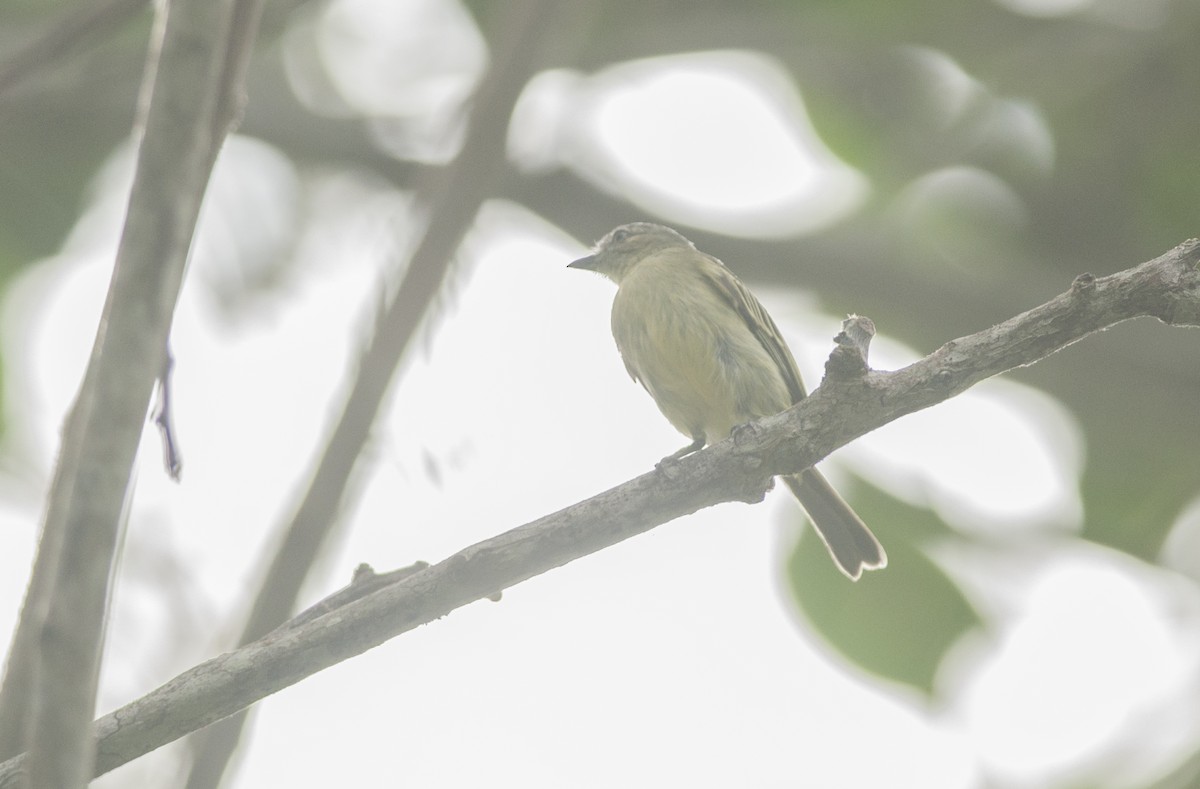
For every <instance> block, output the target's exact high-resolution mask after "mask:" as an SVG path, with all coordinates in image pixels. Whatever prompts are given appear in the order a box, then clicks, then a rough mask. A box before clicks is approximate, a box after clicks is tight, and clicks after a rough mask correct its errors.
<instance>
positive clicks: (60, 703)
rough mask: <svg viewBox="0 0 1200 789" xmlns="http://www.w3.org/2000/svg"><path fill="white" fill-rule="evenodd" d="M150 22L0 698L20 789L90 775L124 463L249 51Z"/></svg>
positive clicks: (201, 6)
mask: <svg viewBox="0 0 1200 789" xmlns="http://www.w3.org/2000/svg"><path fill="white" fill-rule="evenodd" d="M257 1H258V0H243V3H250V2H257ZM106 7H111V8H114V9H116V8H119V7H120V6H119V5H111V6H106ZM162 13H163V14H165V18H164V17H160V20H159V26H158V28H157V35H156V36H155V38H154V40H153V41H152V42H151V51H150V56H149V58H148V60H147V64H146V68H145V76H144V79H143V85H144V90H145V92H146V93H147V95H148V99H149V101H148V103H147V104H146V106H145V109H144V117H143V118H140V119H139V125H142V126H143V127H144V130H143V134H142V140H141V144H140V147H139V150H138V159H137V167H136V170H135V173H134V181H133V187H132V190H131V192H130V197H129V209H128V212H127V215H126V219H125V226H124V228H123V232H122V236H121V241H120V246H119V248H118V250H117V256H116V262H115V265H114V270H113V277H112V282H111V284H110V287H109V292H108V299H107V301H106V303H105V306H104V313H103V315H102V317H101V320H100V325H99V327H98V329H97V334H96V340H95V344H94V347H93V350H92V356H91V359H90V361H89V364H88V369H87V373H86V376H85V378H84V381H83V385H82V387H81V389H80V392H79V395H78V397H77V399H76V401H75V404H74V406H73V407H72V409H71V413H70V416H69V417H68V420H67V425H66V428H65V430H64V436H63V447H62V452H61V455H60V457H59V461H58V466H57V468H56V471H55V478H54V483H53V486H52V490H51V493H50V496H49V500H48V503H47V509H46V515H45V519H44V526H43V529H42V535H41V539H40V541H39V544H38V555H37V559H36V561H35V565H34V573H33V578H32V580H31V582H30V587H29V591H28V593H27V598H26V602H25V606H24V608H23V609H22V612H21V620H20V622H19V625H18V628H17V631H16V634H15V636H14V638H13V645H12V647H11V652H10V659H9V664H8V667H7V671H6V674H5V681H4V686H3V689H2V692H0V721H3V722H4V725H3V727H2V728H0V736H3V737H4V739H5V742H4V743H3V744H0V748H9V747H12V746H13V745H16V746H17V747H15V748H13V750H14V751H17V750H20V748H21V747H22V745H23V746H26V747H28V748H29V751H28V753H29V754H30V765H29V779H30V783H32V784H35V785H37V786H39V787H43V786H44V787H76V786H79V787H82V786H83V785H84V783H86V781H87V779H88V777H89V776H90V775H91V773H92V770H93V767H92V763H93V762H92V756H93V747H94V742H93V739H92V737H91V731H90V729H89V726H90V721H91V719H92V718H93V716H94V714H95V697H96V683H97V677H98V673H99V671H98V669H99V662H100V654H101V647H102V644H103V632H104V622H105V618H106V614H107V605H108V596H109V594H108V593H109V582H110V576H111V570H112V567H113V564H114V561H115V557H116V556H117V554H118V551H119V542H120V541H119V536H120V531H121V528H122V524H123V521H124V515H123V513H124V509H125V503H126V500H127V494H128V489H129V480H130V474H131V470H132V467H133V460H134V457H135V454H136V452H137V446H138V442H139V440H140V437H141V434H142V431H143V429H144V428H145V424H146V410H147V405H148V401H149V399H150V393H151V389H152V387H153V384H154V380H155V379H156V378H157V377H158V375H159V374H160V372H161V370H162V367H163V361H164V355H165V351H166V342H167V335H168V333H169V331H170V327H171V320H172V316H173V314H174V310H175V304H176V301H177V300H178V295H179V289H180V287H181V285H182V282H183V273H184V267H185V263H186V260H187V254H188V249H189V247H190V245H191V239H192V234H193V230H194V228H195V223H196V219H197V216H198V214H199V209H200V201H201V198H202V196H203V194H204V188H205V185H206V184H207V182H208V176H209V173H210V171H211V169H212V164H213V161H214V160H215V159H216V156H217V151H218V150H219V149H220V147H221V143H222V141H223V140H224V136H225V131H226V129H227V128H228V126H229V123H228V117H227V116H228V115H229V112H230V107H231V106H232V102H230V101H229V100H228V96H229V95H231V94H234V93H236V92H237V91H239V90H240V88H239V87H238V86H236V85H228V84H226V80H229V79H240V75H241V66H242V65H243V64H244V62H245V61H244V57H245V55H244V54H242V55H240V59H238V58H237V57H235V55H237V53H235V52H234V51H233V50H232V49H231V48H230V46H229V43H228V42H230V41H232V42H235V43H236V44H237V45H239V46H242V47H246V48H248V47H249V43H250V42H249V40H248V38H247V37H249V38H252V36H253V31H252V29H251V30H249V31H247V30H246V28H245V27H243V28H242V29H240V30H238V31H232V30H231V19H232V17H233V15H232V13H231V3H230V2H217V3H214V2H208V1H207V0H175V2H172V3H170V5H169V7H167V8H165V9H164V10H163V12H162ZM240 19H241V20H242V21H243V22H245V21H249V20H247V19H246V18H244V17H243V18H240ZM231 62H232V63H233V66H232V67H230V63H231Z"/></svg>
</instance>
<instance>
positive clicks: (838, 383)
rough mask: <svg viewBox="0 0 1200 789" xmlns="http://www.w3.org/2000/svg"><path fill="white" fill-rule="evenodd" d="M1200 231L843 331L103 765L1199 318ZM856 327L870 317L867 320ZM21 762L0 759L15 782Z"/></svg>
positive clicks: (182, 712)
mask: <svg viewBox="0 0 1200 789" xmlns="http://www.w3.org/2000/svg"><path fill="white" fill-rule="evenodd" d="M1198 262H1200V241H1197V240H1192V241H1188V242H1186V243H1185V244H1182V245H1180V246H1179V247H1177V248H1175V249H1173V250H1171V251H1170V252H1168V253H1166V254H1164V255H1162V256H1160V257H1158V258H1156V259H1154V260H1151V261H1149V262H1147V263H1143V264H1142V265H1140V266H1137V267H1135V268H1132V269H1129V270H1127V271H1123V272H1120V273H1117V274H1113V275H1111V276H1108V277H1104V278H1100V279H1097V278H1095V277H1092V276H1091V275H1082V276H1080V277H1078V278H1077V279H1076V280H1075V282H1074V283H1073V285H1072V286H1071V289H1070V290H1069V291H1067V292H1066V293H1063V294H1062V295H1060V296H1057V297H1055V298H1054V299H1052V300H1051V301H1049V302H1047V303H1046V304H1043V305H1042V306H1040V307H1037V308H1035V309H1032V310H1030V311H1028V312H1025V313H1022V314H1021V315H1018V316H1016V317H1015V318H1012V319H1010V320H1008V321H1005V322H1004V323H1001V324H999V325H997V326H993V327H992V328H990V329H987V330H984V331H981V332H978V333H977V334H972V335H970V336H967V337H962V338H960V339H958V340H954V341H952V342H949V343H947V344H946V345H944V346H942V347H941V348H939V349H938V350H937V351H935V352H934V353H933V354H931V355H930V356H928V357H926V358H925V359H922V360H921V361H919V362H916V363H915V364H912V365H910V366H908V367H905V368H903V369H901V370H897V371H895V372H873V371H869V370H868V369H867V366H866V360H865V358H863V356H862V353H863V351H864V349H865V344H864V343H862V342H855V341H852V339H850V338H847V339H846V340H845V341H844V342H843V341H839V347H838V348H837V350H835V352H834V356H833V358H832V359H831V362H830V364H829V365H828V366H827V374H826V379H825V381H824V382H822V385H821V386H820V387H819V388H818V389H817V390H816V391H814V392H813V393H812V394H811V395H810V396H809V397H808V398H806V399H804V400H802V401H801V402H800V403H799V404H797V405H796V406H794V407H792V408H791V409H789V410H788V411H785V412H783V413H782V414H778V415H776V416H773V417H770V418H768V419H764V420H762V421H760V422H758V423H755V424H754V425H753V426H752V427H751V428H750V429H746V430H740V431H737V432H736V433H735V436H734V437H733V438H731V439H729V440H727V441H724V442H722V443H720V444H717V445H716V446H714V447H711V448H710V449H707V450H704V451H703V452H699V453H697V454H695V455H692V456H690V457H687V458H684V459H683V460H681V461H679V462H678V463H677V464H675V465H673V466H672V473H671V474H669V475H667V474H663V473H660V472H658V471H654V472H650V473H648V474H644V475H642V476H640V477H638V478H636V479H634V480H631V481H629V482H627V483H625V484H623V485H620V486H618V487H616V488H613V489H611V490H609V491H606V492H605V493H601V494H600V495H598V496H595V497H594V498H591V499H588V500H587V501H584V502H581V503H579V504H576V505H573V506H571V507H568V508H566V509H564V510H561V511H559V512H556V513H554V514H551V515H547V516H545V517H543V518H540V519H538V520H536V521H533V522H531V523H528V524H526V525H524V526H520V527H517V528H515V529H512V530H511V531H508V532H505V533H503V534H501V535H499V536H497V537H493V538H491V539H489V540H485V541H483V542H480V543H477V544H475V545H472V546H470V547H468V548H465V549H464V550H462V551H460V552H458V553H457V554H455V555H453V556H451V557H450V558H448V559H446V560H444V561H442V562H439V563H438V564H435V565H433V566H431V567H428V568H426V569H422V570H418V571H417V572H415V573H413V574H411V575H407V576H405V577H404V578H403V579H402V580H400V581H399V582H397V583H395V584H393V585H390V586H387V587H385V588H383V589H381V590H379V591H376V592H374V593H372V594H369V595H367V596H366V597H363V598H361V599H357V600H354V601H352V602H350V603H348V604H347V605H344V606H342V607H339V608H334V609H333V610H331V611H329V612H328V613H326V614H324V615H323V616H320V617H318V618H317V619H314V620H311V621H305V622H303V623H301V624H299V625H298V626H296V627H287V628H282V629H280V630H276V631H274V632H272V633H271V634H269V635H267V636H266V637H264V638H262V639H260V640H258V641H256V642H254V643H253V644H250V645H248V646H246V647H244V648H242V649H239V650H237V651H235V652H232V653H228V654H225V655H221V656H219V657H216V658H213V659H212V660H209V661H207V662H205V663H202V664H200V665H198V666H196V667H194V668H192V669H190V670H188V671H186V672H184V673H183V674H180V675H179V676H178V677H176V678H175V679H173V680H171V681H170V682H168V683H167V684H165V685H163V686H162V687H160V688H158V689H157V690H155V691H153V692H151V693H149V694H147V695H146V696H144V697H142V698H141V699H138V700H136V701H134V702H132V703H130V704H128V705H126V706H125V707H123V708H121V709H119V710H117V711H115V712H113V713H111V714H109V715H107V716H105V717H103V718H101V719H100V720H99V721H97V723H96V733H97V737H98V740H99V746H98V749H99V755H98V759H97V761H98V764H97V770H98V772H105V771H107V770H111V769H112V768H114V767H117V766H119V765H121V764H124V763H126V762H128V761H130V760H132V759H134V758H137V757H138V756H140V755H142V754H144V753H147V752H148V751H150V750H153V749H155V748H158V747H160V746H162V745H164V744H166V743H168V742H171V741H173V740H175V739H177V738H179V737H181V736H183V735H184V734H186V733H188V732H190V731H195V730H196V729H197V728H200V727H202V726H206V725H208V724H210V723H212V722H214V721H217V720H220V719H221V718H223V717H225V716H227V715H231V714H234V713H235V712H237V711H239V710H242V709H245V708H246V707H248V706H249V705H251V704H253V703H254V702H256V701H258V700H260V699H262V698H264V697H266V696H268V695H270V694H272V693H275V692H276V691H278V690H281V689H283V688H285V687H288V686H289V685H292V684H294V683H296V682H298V681H299V680H301V679H303V678H304V677H306V676H309V675H311V674H313V673H316V672H317V671H320V670H321V669H323V668H327V667H329V666H331V665H334V664H335V663H338V662H340V661H342V660H345V659H347V658H350V657H353V656H354V655H357V654H360V653H362V652H364V651H366V650H368V649H370V648H372V647H374V646H378V645H379V644H382V643H383V642H385V641H387V640H388V639H391V638H393V637H395V636H397V635H399V634H401V633H404V632H406V631H408V630H412V629H413V628H416V627H418V626H419V625H422V624H426V623H428V622H432V621H433V620H435V619H437V618H439V617H442V616H445V615H446V614H448V613H450V612H451V611H453V610H455V609H456V608H459V607H461V606H464V605H466V604H468V603H470V602H473V601H475V600H479V599H481V598H484V597H488V596H490V595H493V594H494V593H496V592H498V591H500V590H502V589H504V588H507V587H510V586H513V585H515V584H518V583H520V582H521V581H524V580H526V579H528V578H532V577H533V576H536V575H539V574H541V573H544V572H546V571H548V570H551V569H553V568H555V567H559V566H561V565H564V564H566V563H568V562H570V561H573V560H574V559H578V558H580V557H582V556H586V555H587V554H589V553H593V552H596V551H599V550H601V549H602V548H605V547H608V546H610V545H613V544H615V543H617V542H620V541H622V540H624V539H627V538H629V537H632V536H634V535H636V534H640V533H642V532H645V531H648V530H649V529H652V528H654V527H655V526H658V525H660V524H662V523H666V522H667V521H670V520H672V519H674V518H677V517H680V516H681V515H686V514H688V513H691V512H694V511H696V510H698V509H701V508H703V507H707V506H710V505H713V504H717V503H720V502H724V501H756V500H758V499H760V498H761V497H762V495H763V492H764V491H765V489H766V487H767V485H768V484H769V481H770V477H771V476H773V475H776V474H780V473H791V472H796V471H799V470H800V469H803V468H807V467H808V466H811V465H813V464H815V463H817V462H818V461H820V460H821V459H822V458H823V457H825V456H826V455H828V454H829V453H830V452H832V451H834V450H836V449H837V448H838V447H840V446H843V445H844V444H846V443H848V442H850V441H852V440H854V439H855V438H857V437H859V436H862V435H863V434H865V433H867V432H869V431H871V430H873V429H875V428H877V427H880V426H882V425H884V424H887V423H888V422H890V421H893V420H895V419H897V418H899V417H900V416H903V415H905V414H909V413H912V412H914V411H918V410H921V409H923V408H927V407H929V406H931V405H934V404H936V403H939V402H942V401H943V400H946V399H948V398H950V397H952V396H954V395H956V394H959V393H961V392H963V391H964V390H966V389H968V388H969V387H971V386H972V385H974V384H976V383H978V382H980V381H982V380H984V379H985V378H988V377H991V376H993V375H995V374H997V373H1000V372H1003V371H1005V370H1010V369H1013V368H1015V367H1020V366H1023V365H1028V364H1032V363H1034V362H1036V361H1038V360H1040V359H1042V358H1044V357H1046V356H1048V355H1050V354H1051V353H1053V352H1055V351H1057V350H1059V349H1061V348H1064V347H1066V346H1067V345H1070V344H1071V343H1073V342H1076V341H1078V340H1080V339H1082V338H1084V337H1086V336H1087V335H1089V334H1091V333H1093V332H1096V331H1099V330H1100V329H1103V328H1106V327H1108V326H1111V325H1113V324H1116V323H1119V322H1121V321H1124V320H1128V319H1130V318H1135V317H1140V316H1150V317H1155V318H1158V319H1159V320H1161V321H1163V322H1164V323H1167V324H1170V325H1175V326H1191V327H1200V271H1198V270H1197V263H1198ZM851 328H868V327H866V326H865V324H864V322H863V321H862V320H861V319H859V320H857V321H854V322H853V325H852V327H851ZM23 759H24V757H23V756H22V757H17V758H15V759H11V760H9V761H8V762H5V763H3V764H0V789H7V788H8V787H11V786H14V785H15V780H16V778H17V776H19V775H20V774H21V770H22V765H23Z"/></svg>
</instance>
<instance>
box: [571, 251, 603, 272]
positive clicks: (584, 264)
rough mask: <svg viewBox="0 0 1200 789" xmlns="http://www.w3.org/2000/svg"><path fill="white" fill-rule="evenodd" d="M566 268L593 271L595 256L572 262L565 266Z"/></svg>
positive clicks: (594, 268)
mask: <svg viewBox="0 0 1200 789" xmlns="http://www.w3.org/2000/svg"><path fill="white" fill-rule="evenodd" d="M567 268H581V269H583V270H584V271H595V270H596V256H595V255H588V256H586V257H581V258H580V259H579V260H572V261H571V262H570V263H568V264H567Z"/></svg>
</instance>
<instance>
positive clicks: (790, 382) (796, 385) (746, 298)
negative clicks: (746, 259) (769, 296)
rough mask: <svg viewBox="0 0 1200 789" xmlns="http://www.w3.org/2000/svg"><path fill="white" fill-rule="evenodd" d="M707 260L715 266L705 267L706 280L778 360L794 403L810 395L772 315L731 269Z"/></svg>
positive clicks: (710, 258)
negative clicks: (805, 389)
mask: <svg viewBox="0 0 1200 789" xmlns="http://www.w3.org/2000/svg"><path fill="white" fill-rule="evenodd" d="M705 257H707V258H708V259H709V260H711V261H712V263H713V265H711V266H705V267H704V268H703V274H704V277H705V279H707V280H708V282H709V284H710V285H712V288H713V290H715V291H716V292H717V294H718V295H719V296H721V298H722V299H724V300H725V302H726V303H727V304H728V305H729V306H730V307H731V308H732V309H733V311H734V312H736V313H737V314H738V316H739V317H741V319H742V320H743V321H745V323H746V328H748V329H750V332H751V334H753V335H754V336H755V338H756V339H757V340H758V341H759V343H761V344H762V347H763V349H764V350H766V352H767V354H769V355H770V357H771V358H772V359H774V360H775V364H776V365H777V366H778V367H779V373H780V374H781V375H782V376H783V380H784V383H786V384H787V388H788V393H789V394H790V395H791V397H792V403H793V404H794V403H798V402H800V401H801V400H802V399H804V397H805V396H806V394H807V393H806V392H805V391H804V382H803V381H801V380H800V371H799V369H797V367H796V360H795V359H794V358H793V357H792V352H791V351H790V350H788V347H787V345H786V344H785V343H784V341H783V336H782V335H781V334H780V333H779V327H777V326H776V325H775V321H773V320H771V316H770V315H768V314H767V311H766V309H764V308H763V305H762V304H760V303H759V301H758V299H756V298H755V297H754V294H753V293H751V292H750V291H749V290H747V289H746V286H745V285H743V284H742V283H741V281H740V280H739V279H738V278H737V277H735V276H734V275H733V273H732V272H731V271H730V270H729V269H727V268H725V264H724V263H722V262H721V261H719V260H717V259H716V258H714V257H712V256H711V255H706V256H705Z"/></svg>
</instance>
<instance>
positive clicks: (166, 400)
mask: <svg viewBox="0 0 1200 789" xmlns="http://www.w3.org/2000/svg"><path fill="white" fill-rule="evenodd" d="M174 370H175V357H174V356H173V355H172V354H171V348H170V345H168V346H167V351H166V354H165V355H164V357H163V369H162V373H160V374H159V376H158V399H157V401H156V402H155V404H154V425H155V427H157V428H158V433H159V438H160V439H161V440H162V450H163V467H164V468H165V469H166V470H167V474H169V475H170V477H171V479H173V480H175V481H176V482H178V481H179V478H180V475H181V474H182V473H183V457H182V455H181V454H180V452H179V441H178V440H177V439H176V437H175V419H174V409H173V408H172V407H171V403H172V396H171V389H172V386H173V384H172V381H173V380H174V378H173V375H172V373H173V372H174Z"/></svg>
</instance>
